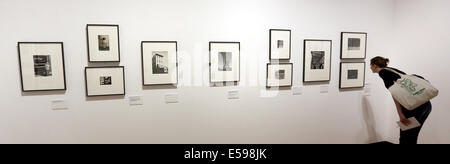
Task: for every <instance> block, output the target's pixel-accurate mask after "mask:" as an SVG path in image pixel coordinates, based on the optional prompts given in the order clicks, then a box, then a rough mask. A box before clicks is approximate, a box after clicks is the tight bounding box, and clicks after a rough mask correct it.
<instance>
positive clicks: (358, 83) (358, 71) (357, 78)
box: [339, 62, 366, 89]
mask: <svg viewBox="0 0 450 164" xmlns="http://www.w3.org/2000/svg"><path fill="white" fill-rule="evenodd" d="M365 76H366V63H364V62H361V63H355V62H342V63H341V72H340V80H339V88H340V89H349V88H364V85H365Z"/></svg>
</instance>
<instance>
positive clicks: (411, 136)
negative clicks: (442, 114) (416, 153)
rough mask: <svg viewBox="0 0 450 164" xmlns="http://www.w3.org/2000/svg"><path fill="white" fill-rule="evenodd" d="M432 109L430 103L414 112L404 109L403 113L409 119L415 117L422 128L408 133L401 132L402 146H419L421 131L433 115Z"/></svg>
mask: <svg viewBox="0 0 450 164" xmlns="http://www.w3.org/2000/svg"><path fill="white" fill-rule="evenodd" d="M431 108H432V106H431V103H430V102H428V103H425V104H424V105H422V106H420V107H419V108H417V109H415V110H413V111H408V110H406V109H403V113H404V114H405V116H406V117H407V118H410V117H415V118H416V119H417V121H419V123H420V124H421V126H420V127H417V128H414V129H411V130H407V131H401V130H400V144H417V140H418V139H419V134H420V131H421V130H422V127H423V124H424V123H425V121H426V120H427V118H428V116H429V115H430V113H431Z"/></svg>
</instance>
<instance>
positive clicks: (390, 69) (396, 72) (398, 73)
mask: <svg viewBox="0 0 450 164" xmlns="http://www.w3.org/2000/svg"><path fill="white" fill-rule="evenodd" d="M383 69H385V70H388V71H391V72H393V73H395V74H397V75H399V76H400V78H403V76H404V75H403V74H401V73H400V72H398V71H396V70H394V69H392V68H383Z"/></svg>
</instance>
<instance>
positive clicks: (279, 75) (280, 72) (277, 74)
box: [275, 70, 286, 80]
mask: <svg viewBox="0 0 450 164" xmlns="http://www.w3.org/2000/svg"><path fill="white" fill-rule="evenodd" d="M275 78H276V79H277V80H284V79H285V78H286V70H278V71H276V72H275Z"/></svg>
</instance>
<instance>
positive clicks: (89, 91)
mask: <svg viewBox="0 0 450 164" xmlns="http://www.w3.org/2000/svg"><path fill="white" fill-rule="evenodd" d="M85 76H86V77H85V80H86V96H88V97H94V96H118V95H125V70H124V67H123V66H117V67H86V69H85Z"/></svg>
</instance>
